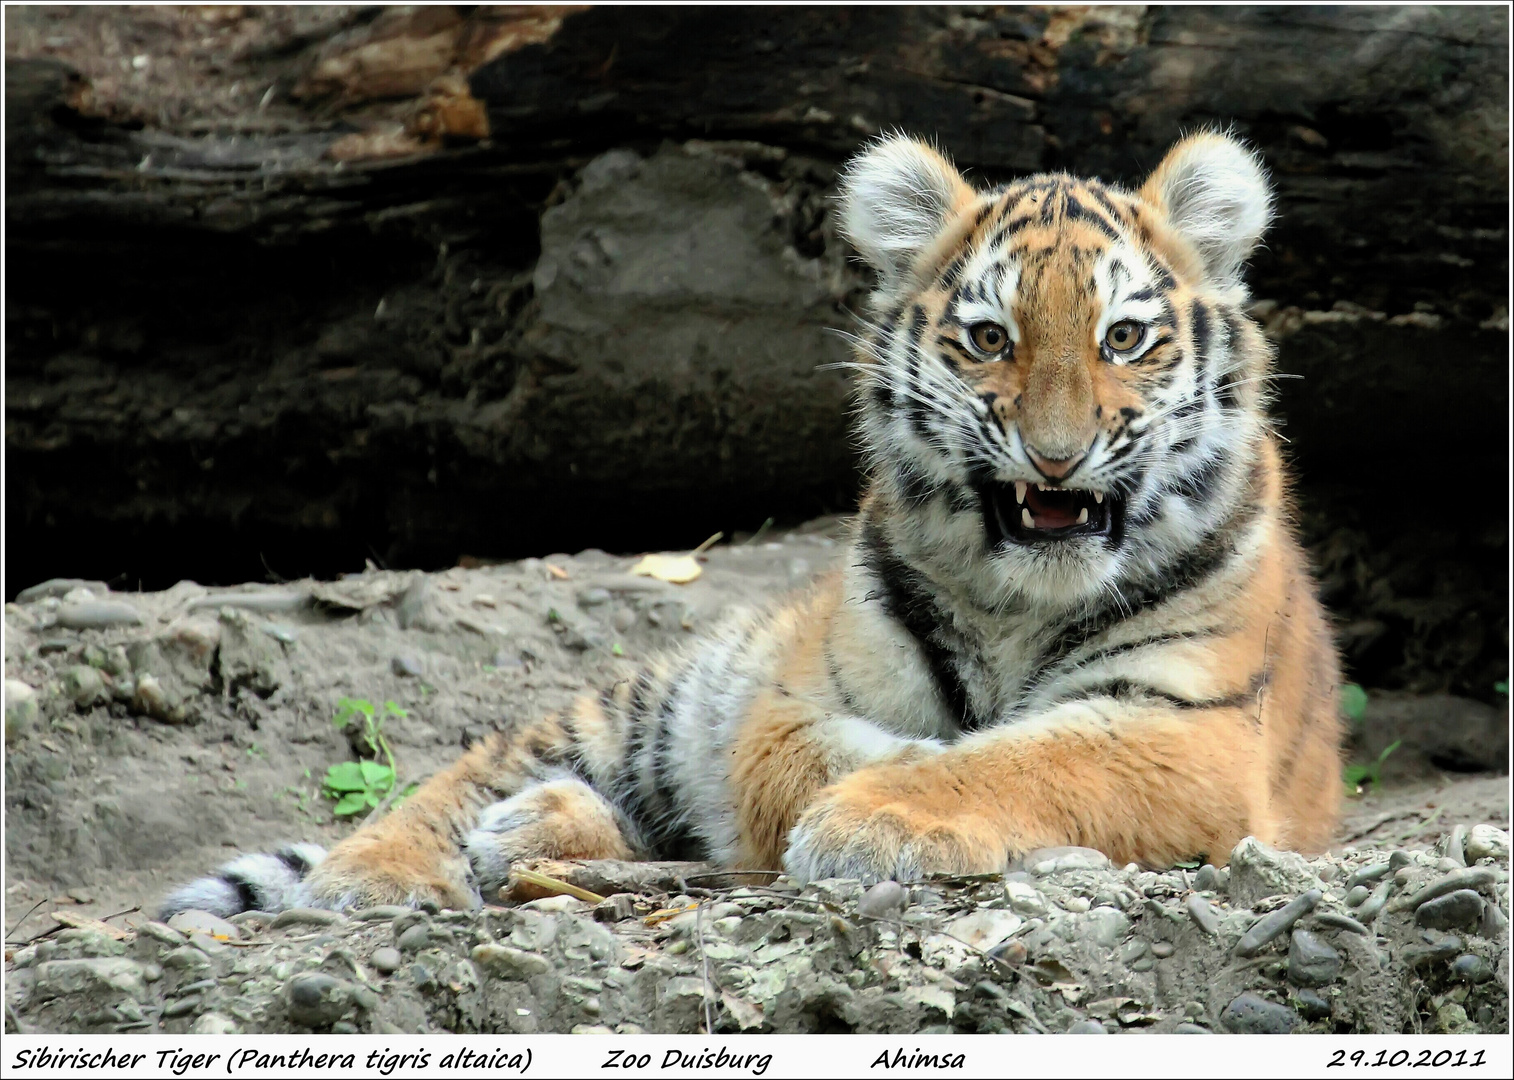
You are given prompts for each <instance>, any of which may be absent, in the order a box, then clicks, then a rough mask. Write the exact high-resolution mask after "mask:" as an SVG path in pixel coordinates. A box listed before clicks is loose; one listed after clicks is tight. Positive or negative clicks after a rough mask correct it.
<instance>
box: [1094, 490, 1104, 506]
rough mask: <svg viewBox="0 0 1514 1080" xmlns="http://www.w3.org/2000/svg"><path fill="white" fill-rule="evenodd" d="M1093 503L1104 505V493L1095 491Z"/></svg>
mask: <svg viewBox="0 0 1514 1080" xmlns="http://www.w3.org/2000/svg"><path fill="white" fill-rule="evenodd" d="M1093 501H1094V502H1096V503H1099V504H1100V505H1103V503H1104V493H1103V492H1102V491H1095V492H1094V493H1093Z"/></svg>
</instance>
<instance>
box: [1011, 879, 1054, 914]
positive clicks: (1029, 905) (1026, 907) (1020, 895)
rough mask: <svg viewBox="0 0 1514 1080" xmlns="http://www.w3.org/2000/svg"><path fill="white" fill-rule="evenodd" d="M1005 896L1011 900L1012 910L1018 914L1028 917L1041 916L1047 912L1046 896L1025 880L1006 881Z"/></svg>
mask: <svg viewBox="0 0 1514 1080" xmlns="http://www.w3.org/2000/svg"><path fill="white" fill-rule="evenodd" d="M1004 896H1005V897H1006V899H1008V900H1009V907H1010V910H1011V911H1013V912H1014V913H1015V914H1016V915H1023V916H1025V917H1026V918H1028V919H1035V918H1040V917H1041V916H1043V915H1045V914H1046V897H1044V896H1042V895H1041V891H1040V890H1039V889H1037V888H1036V887H1035V886H1034V885H1028V884H1026V883H1025V882H1023V881H1008V880H1006V881H1005V882H1004Z"/></svg>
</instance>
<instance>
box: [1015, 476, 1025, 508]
mask: <svg viewBox="0 0 1514 1080" xmlns="http://www.w3.org/2000/svg"><path fill="white" fill-rule="evenodd" d="M1024 501H1025V481H1024V480H1016V481H1015V502H1018V503H1023V502H1024Z"/></svg>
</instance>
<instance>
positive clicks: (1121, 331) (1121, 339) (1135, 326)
mask: <svg viewBox="0 0 1514 1080" xmlns="http://www.w3.org/2000/svg"><path fill="white" fill-rule="evenodd" d="M1145 337H1146V327H1145V326H1143V325H1141V324H1140V323H1138V322H1136V321H1134V320H1133V319H1121V320H1120V321H1119V322H1117V323H1115V324H1114V325H1113V326H1111V327H1110V328H1109V331H1108V332H1107V333H1106V334H1105V335H1104V344H1105V345H1108V346H1109V347H1110V348H1111V349H1112V350H1114V351H1115V352H1117V353H1127V352H1130V351H1131V350H1132V349H1134V348H1135V347H1136V346H1137V345H1139V344H1140V343H1141V341H1142V339H1144V338H1145Z"/></svg>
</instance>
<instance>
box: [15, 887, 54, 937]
mask: <svg viewBox="0 0 1514 1080" xmlns="http://www.w3.org/2000/svg"><path fill="white" fill-rule="evenodd" d="M47 899H48V898H47V897H45V896H44V897H43V898H42V899H41V900H38V901H37V902H36V903H35V904H33V905H32V906H31V907H30V908H29V909H27V912H26V914H25V915H23V916H21V918H19V919H17V920H16V921H15V923H14V924H13V925H12V926H11V928H10V929H9V930H7V931H6V932H5V943H6V944H7V945H12V944H17V943H16V942H12V941H11V935H12V934H14V933H15V932H16V931H17V929H19V928H20V926H21V924H22V923H24V922H25V921H26V920H27V919H30V918H31V917H32V915H33V914H35V913H36V910H37V909H38V908H39V907H41V906H42V905H43V904H45V903H47Z"/></svg>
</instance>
